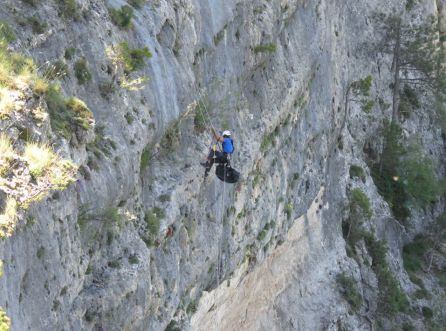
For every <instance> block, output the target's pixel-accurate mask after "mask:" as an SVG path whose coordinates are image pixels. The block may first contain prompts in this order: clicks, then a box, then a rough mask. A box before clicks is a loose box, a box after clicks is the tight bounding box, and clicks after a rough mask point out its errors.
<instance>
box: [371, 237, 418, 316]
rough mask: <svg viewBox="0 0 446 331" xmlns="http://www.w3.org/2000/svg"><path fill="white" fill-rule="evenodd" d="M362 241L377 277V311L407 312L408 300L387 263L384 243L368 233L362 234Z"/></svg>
mask: <svg viewBox="0 0 446 331" xmlns="http://www.w3.org/2000/svg"><path fill="white" fill-rule="evenodd" d="M364 241H365V244H366V247H367V250H368V252H369V254H370V256H371V258H372V270H373V272H374V273H375V274H376V277H377V279H378V288H379V298H378V300H379V303H378V307H379V308H378V309H379V311H380V312H381V313H383V314H388V315H390V316H394V315H395V314H396V313H397V312H407V310H408V308H409V301H408V299H407V297H406V294H405V293H404V292H403V291H402V290H401V286H400V284H399V283H398V281H397V280H396V278H395V276H394V275H393V274H392V271H391V270H390V268H389V265H388V264H387V261H386V254H387V247H386V245H385V243H384V242H382V241H379V240H376V239H375V237H374V236H373V235H372V234H370V233H367V234H365V235H364Z"/></svg>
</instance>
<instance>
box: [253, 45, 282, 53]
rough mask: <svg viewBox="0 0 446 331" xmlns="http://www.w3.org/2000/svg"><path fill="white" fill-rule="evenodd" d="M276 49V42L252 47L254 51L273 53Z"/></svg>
mask: <svg viewBox="0 0 446 331" xmlns="http://www.w3.org/2000/svg"><path fill="white" fill-rule="evenodd" d="M276 50H277V46H276V44H273V43H269V44H263V45H257V46H256V47H254V53H256V54H257V53H274V52H275V51H276Z"/></svg>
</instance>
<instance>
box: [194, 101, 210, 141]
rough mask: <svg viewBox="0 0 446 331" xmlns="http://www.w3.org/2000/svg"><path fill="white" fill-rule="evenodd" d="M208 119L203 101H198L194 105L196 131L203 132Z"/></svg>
mask: <svg viewBox="0 0 446 331" xmlns="http://www.w3.org/2000/svg"><path fill="white" fill-rule="evenodd" d="M208 121H209V119H208V117H207V115H206V105H205V104H204V101H202V100H200V101H198V103H197V105H196V106H195V117H194V127H195V130H196V131H197V132H200V133H203V132H204V130H206V123H207V122H208Z"/></svg>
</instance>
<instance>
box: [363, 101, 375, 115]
mask: <svg viewBox="0 0 446 331" xmlns="http://www.w3.org/2000/svg"><path fill="white" fill-rule="evenodd" d="M374 105H375V101H373V100H364V101H363V102H362V111H363V112H364V113H367V114H368V113H370V112H371V110H372V109H373V106H374Z"/></svg>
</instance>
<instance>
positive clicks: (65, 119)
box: [45, 85, 93, 139]
mask: <svg viewBox="0 0 446 331" xmlns="http://www.w3.org/2000/svg"><path fill="white" fill-rule="evenodd" d="M45 101H46V104H47V107H48V112H49V114H50V122H51V127H52V129H53V130H54V131H56V132H57V133H59V134H61V135H62V136H64V137H65V138H67V139H69V138H70V137H71V134H72V132H73V130H74V129H75V128H76V127H81V128H82V129H84V130H88V129H89V128H90V126H91V122H92V121H93V113H92V112H91V111H90V110H89V109H88V107H87V106H86V105H85V103H84V102H83V101H81V100H79V99H77V98H69V99H66V98H65V97H64V96H63V95H62V93H61V91H60V87H58V86H56V85H50V86H49V88H48V91H47V92H46V93H45Z"/></svg>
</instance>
